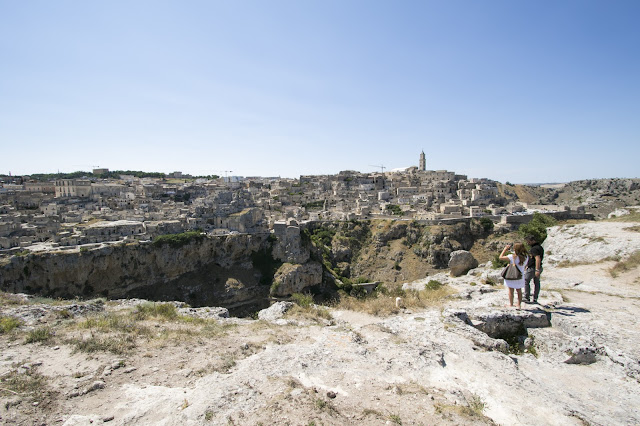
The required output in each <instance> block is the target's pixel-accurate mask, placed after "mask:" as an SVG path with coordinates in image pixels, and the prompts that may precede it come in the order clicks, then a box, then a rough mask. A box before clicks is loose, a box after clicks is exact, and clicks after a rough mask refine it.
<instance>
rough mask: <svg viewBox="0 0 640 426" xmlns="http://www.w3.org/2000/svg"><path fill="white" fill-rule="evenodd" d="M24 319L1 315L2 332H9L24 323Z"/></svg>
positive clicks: (0, 328) (0, 329)
mask: <svg viewBox="0 0 640 426" xmlns="http://www.w3.org/2000/svg"><path fill="white" fill-rule="evenodd" d="M22 324H23V323H22V321H20V320H19V319H16V318H13V317H5V316H2V315H0V334H4V333H9V332H11V331H13V330H14V329H16V328H18V327H20V326H21V325H22Z"/></svg>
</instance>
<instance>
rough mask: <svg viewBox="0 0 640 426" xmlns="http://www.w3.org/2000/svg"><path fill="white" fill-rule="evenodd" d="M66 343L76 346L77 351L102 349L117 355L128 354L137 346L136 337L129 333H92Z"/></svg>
mask: <svg viewBox="0 0 640 426" xmlns="http://www.w3.org/2000/svg"><path fill="white" fill-rule="evenodd" d="M66 343H68V344H71V345H72V346H74V347H75V351H77V352H87V353H92V352H99V351H102V352H111V353H114V354H117V355H123V354H127V353H129V352H131V351H132V350H133V349H134V348H135V347H136V341H135V337H133V336H127V335H118V336H103V337H101V336H96V335H93V334H92V335H91V336H90V337H88V338H74V339H68V340H67V342H66Z"/></svg>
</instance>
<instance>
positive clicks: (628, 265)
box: [609, 250, 640, 278]
mask: <svg viewBox="0 0 640 426" xmlns="http://www.w3.org/2000/svg"><path fill="white" fill-rule="evenodd" d="M638 265H640V250H637V251H635V252H633V253H632V254H631V256H629V257H628V258H627V259H625V260H622V261H620V262H618V263H616V264H615V265H613V267H611V269H609V273H610V274H611V276H612V277H613V278H616V277H617V276H618V275H620V274H622V273H624V272H627V271H630V270H632V269H635V268H637V267H638Z"/></svg>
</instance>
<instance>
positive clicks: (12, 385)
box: [0, 366, 49, 400]
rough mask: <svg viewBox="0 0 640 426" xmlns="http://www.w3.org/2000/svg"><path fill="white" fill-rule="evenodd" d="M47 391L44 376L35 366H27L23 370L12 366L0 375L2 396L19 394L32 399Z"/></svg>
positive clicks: (0, 392) (0, 393)
mask: <svg viewBox="0 0 640 426" xmlns="http://www.w3.org/2000/svg"><path fill="white" fill-rule="evenodd" d="M16 367H18V366H16ZM48 392H49V391H48V388H47V381H46V378H45V376H43V375H42V374H40V373H39V372H38V371H37V369H36V368H28V369H25V370H24V371H19V368H14V369H12V370H11V371H10V372H9V373H7V374H4V375H2V376H0V395H2V396H12V395H19V396H22V397H29V399H30V400H33V399H34V398H36V397H42V396H43V395H46V394H47V393H48Z"/></svg>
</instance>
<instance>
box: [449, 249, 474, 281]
mask: <svg viewBox="0 0 640 426" xmlns="http://www.w3.org/2000/svg"><path fill="white" fill-rule="evenodd" d="M476 267H478V261H477V260H476V258H475V257H473V255H472V254H471V253H469V252H468V251H466V250H456V251H454V252H452V253H451V257H450V258H449V268H451V276H452V277H459V276H460V275H463V274H466V273H467V272H469V270H471V269H473V268H476Z"/></svg>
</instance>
